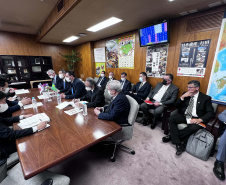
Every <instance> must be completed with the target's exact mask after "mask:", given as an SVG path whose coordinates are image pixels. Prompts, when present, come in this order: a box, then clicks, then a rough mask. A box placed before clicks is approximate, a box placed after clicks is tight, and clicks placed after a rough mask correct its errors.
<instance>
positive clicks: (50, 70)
mask: <svg viewBox="0 0 226 185" xmlns="http://www.w3.org/2000/svg"><path fill="white" fill-rule="evenodd" d="M48 73H50V74H55V71H53V70H52V69H49V70H48V71H47V74H48Z"/></svg>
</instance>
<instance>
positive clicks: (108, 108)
mask: <svg viewBox="0 0 226 185" xmlns="http://www.w3.org/2000/svg"><path fill="white" fill-rule="evenodd" d="M113 100H114V99H113V97H111V102H110V104H109V105H108V107H107V108H106V110H105V111H104V112H105V113H108V112H109V110H110V107H111V104H112V102H113Z"/></svg>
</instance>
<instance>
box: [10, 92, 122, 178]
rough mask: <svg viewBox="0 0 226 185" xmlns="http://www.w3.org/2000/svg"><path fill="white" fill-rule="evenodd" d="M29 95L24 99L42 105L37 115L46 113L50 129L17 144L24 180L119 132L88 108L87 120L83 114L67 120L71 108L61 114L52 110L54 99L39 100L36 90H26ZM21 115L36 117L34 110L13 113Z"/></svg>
mask: <svg viewBox="0 0 226 185" xmlns="http://www.w3.org/2000/svg"><path fill="white" fill-rule="evenodd" d="M29 91H30V93H29V94H24V95H23V96H26V97H33V96H34V97H35V98H36V100H37V102H42V103H43V106H40V107H38V113H42V112H44V113H46V115H47V116H49V117H50V123H49V124H50V125H51V126H50V127H48V128H46V129H45V130H42V131H40V132H36V133H35V134H33V135H30V136H26V137H23V138H20V139H17V140H16V145H17V151H18V154H19V159H20V163H21V167H22V170H23V174H24V177H25V179H28V178H30V177H32V176H34V175H36V174H38V173H40V172H42V171H43V170H46V169H48V168H50V167H52V166H54V165H56V164H58V163H60V162H62V161H64V160H65V159H67V158H69V157H71V156H73V155H74V154H76V153H78V152H80V151H82V150H84V149H86V148H89V147H90V146H92V145H94V144H96V143H98V142H100V141H101V140H103V139H105V138H107V137H109V136H110V135H112V134H114V133H116V132H117V131H119V130H121V127H120V126H119V125H118V124H116V123H115V122H113V121H104V120H99V119H98V118H97V116H96V115H95V114H94V112H93V108H88V115H87V116H83V115H82V112H80V113H78V114H75V115H72V116H69V115H68V114H66V113H65V112H64V111H65V110H69V109H71V108H72V107H69V108H65V109H62V110H60V109H58V108H56V107H55V106H56V105H57V100H56V97H53V98H52V101H51V102H49V101H48V100H47V99H45V100H39V99H38V98H37V96H38V95H39V91H38V89H37V88H35V89H29ZM23 96H21V97H23ZM63 101H64V100H63ZM66 101H70V100H66ZM23 114H35V112H34V109H33V108H31V109H26V110H23V109H22V110H20V111H17V112H15V113H14V114H13V116H16V115H23ZM14 129H19V127H18V126H17V124H14Z"/></svg>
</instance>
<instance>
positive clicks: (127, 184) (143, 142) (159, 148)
mask: <svg viewBox="0 0 226 185" xmlns="http://www.w3.org/2000/svg"><path fill="white" fill-rule="evenodd" d="M163 136H164V134H163V131H162V130H161V129H160V126H159V127H157V128H156V129H155V130H151V129H150V127H149V126H146V127H144V126H143V125H141V124H139V123H135V127H134V136H133V139H132V140H130V141H126V142H124V145H126V146H128V147H130V148H132V149H134V150H135V151H136V154H135V155H131V154H128V153H126V152H124V151H122V150H118V151H117V152H116V162H114V163H112V162H109V161H108V157H107V155H106V153H102V152H100V151H99V152H93V151H89V150H85V151H83V152H80V153H79V154H77V155H75V156H74V157H72V158H70V159H68V160H66V161H64V162H62V163H60V164H58V165H56V166H55V167H52V168H51V169H50V170H51V171H54V172H57V173H60V174H65V175H67V176H69V177H70V179H71V185H221V184H222V185H223V184H225V183H226V182H222V181H220V180H218V179H217V178H216V177H215V175H214V174H213V172H212V169H213V164H214V161H215V157H210V158H209V159H208V161H202V160H199V159H197V158H195V157H193V156H191V155H189V154H188V153H186V152H184V153H183V154H182V155H181V156H179V157H178V156H176V155H175V146H174V145H172V144H170V143H163V142H162V137H163Z"/></svg>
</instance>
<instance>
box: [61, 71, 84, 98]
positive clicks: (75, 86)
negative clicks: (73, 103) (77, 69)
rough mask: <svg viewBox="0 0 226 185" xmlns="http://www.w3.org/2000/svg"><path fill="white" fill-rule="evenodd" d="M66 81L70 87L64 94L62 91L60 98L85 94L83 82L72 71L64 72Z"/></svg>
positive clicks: (77, 96)
mask: <svg viewBox="0 0 226 185" xmlns="http://www.w3.org/2000/svg"><path fill="white" fill-rule="evenodd" d="M65 78H66V81H67V82H70V83H71V87H70V88H69V90H68V91H67V92H65V93H64V94H63V93H62V94H61V95H60V96H61V98H65V99H77V98H81V97H82V96H84V95H86V93H87V92H86V89H85V85H84V83H83V82H82V81H81V80H79V79H78V78H76V77H75V74H74V72H73V71H68V72H66V76H65Z"/></svg>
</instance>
